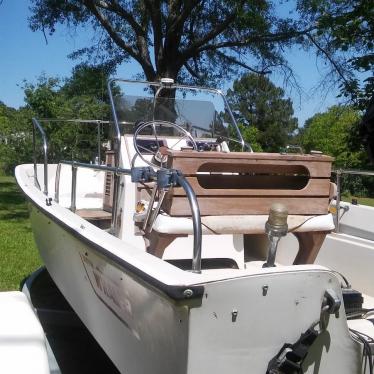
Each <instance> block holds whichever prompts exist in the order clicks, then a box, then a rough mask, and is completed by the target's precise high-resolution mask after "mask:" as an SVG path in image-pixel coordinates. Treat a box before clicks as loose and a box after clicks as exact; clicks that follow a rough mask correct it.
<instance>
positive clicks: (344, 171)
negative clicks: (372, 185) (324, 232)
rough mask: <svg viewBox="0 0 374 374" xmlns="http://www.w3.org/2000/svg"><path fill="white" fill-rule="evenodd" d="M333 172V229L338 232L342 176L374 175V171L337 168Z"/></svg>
mask: <svg viewBox="0 0 374 374" xmlns="http://www.w3.org/2000/svg"><path fill="white" fill-rule="evenodd" d="M333 173H335V174H336V227H335V231H336V232H339V229H340V219H341V216H340V202H341V195H342V188H341V187H342V186H341V185H342V176H343V175H344V174H346V175H365V176H374V171H370V170H354V169H337V170H334V171H333Z"/></svg>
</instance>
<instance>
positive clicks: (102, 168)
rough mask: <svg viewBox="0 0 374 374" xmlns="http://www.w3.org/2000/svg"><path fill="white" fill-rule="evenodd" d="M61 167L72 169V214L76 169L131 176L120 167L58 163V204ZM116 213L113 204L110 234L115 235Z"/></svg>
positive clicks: (74, 202)
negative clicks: (67, 166) (65, 166)
mask: <svg viewBox="0 0 374 374" xmlns="http://www.w3.org/2000/svg"><path fill="white" fill-rule="evenodd" d="M61 165H71V168H72V180H71V202H70V210H71V211H72V212H75V211H76V202H77V169H78V168H85V169H92V170H97V171H107V172H110V173H113V174H114V175H117V176H120V175H121V174H123V175H131V169H122V168H120V167H113V166H107V165H96V164H86V163H84V162H77V161H65V160H64V161H60V163H59V164H58V166H57V170H56V184H55V201H56V202H58V201H59V199H60V196H59V193H60V186H59V181H60V173H61ZM117 211H118V204H116V205H115V204H114V202H113V207H112V221H111V227H110V231H111V233H112V234H116V233H117V232H116V231H117Z"/></svg>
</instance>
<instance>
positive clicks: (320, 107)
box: [0, 0, 338, 126]
mask: <svg viewBox="0 0 374 374" xmlns="http://www.w3.org/2000/svg"><path fill="white" fill-rule="evenodd" d="M29 6H30V2H29V0H3V1H2V2H1V1H0V101H2V102H4V103H5V104H6V105H8V106H11V107H14V108H18V107H20V106H22V105H24V95H23V89H22V86H23V81H24V80H26V81H27V82H29V83H35V82H36V80H37V78H38V77H39V76H40V75H41V74H45V75H46V76H53V77H61V78H64V77H68V76H70V74H71V70H72V68H73V67H74V66H75V65H76V64H77V63H78V61H73V60H71V59H69V58H68V57H67V56H68V54H69V53H71V52H73V51H74V50H76V49H78V48H82V47H84V46H87V45H88V44H90V38H91V37H92V35H91V34H90V31H89V30H84V29H83V28H80V29H78V30H76V31H75V32H72V31H69V30H67V29H66V28H65V27H63V26H61V27H57V29H56V32H55V33H54V34H53V35H52V36H49V35H47V40H48V42H47V43H46V40H45V37H44V35H43V33H42V32H41V31H37V32H32V31H31V30H30V28H29V27H28V21H27V18H28V17H29V16H30V11H29V9H28V8H29ZM286 57H287V60H288V61H289V63H290V65H291V66H292V67H293V69H294V71H295V74H296V76H297V78H298V81H299V84H300V86H301V88H302V93H301V95H300V93H299V92H297V91H296V90H295V89H292V88H290V87H285V86H284V82H283V78H282V77H281V76H280V75H276V74H272V75H271V76H269V78H270V79H271V80H272V81H273V82H274V83H275V84H276V85H278V86H281V87H284V88H285V91H286V94H287V95H288V96H289V97H290V98H291V99H292V101H293V107H294V110H295V116H296V117H297V118H298V119H299V125H301V126H302V125H303V124H304V121H305V120H306V119H308V118H310V117H311V116H313V115H314V114H315V113H318V112H322V111H325V110H326V109H327V108H328V107H329V106H331V105H334V104H337V103H338V99H336V94H337V91H336V90H334V89H330V90H328V92H327V94H321V92H322V91H323V90H321V89H316V87H317V86H318V84H319V83H320V81H321V72H320V69H321V65H319V64H317V62H316V59H315V57H314V56H313V54H311V53H307V52H304V51H302V50H299V49H297V48H293V49H291V50H289V51H287V55H286ZM140 71H141V70H140V67H139V65H138V64H137V63H136V62H133V63H128V64H126V65H124V66H121V67H120V68H119V69H118V70H117V73H116V76H117V77H121V78H133V77H134V75H135V74H137V73H139V72H140ZM231 86H232V82H227V83H225V84H224V86H223V87H220V88H221V89H223V90H226V89H227V88H230V87H231Z"/></svg>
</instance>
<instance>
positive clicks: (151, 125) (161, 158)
mask: <svg viewBox="0 0 374 374" xmlns="http://www.w3.org/2000/svg"><path fill="white" fill-rule="evenodd" d="M161 126H163V127H165V128H167V127H169V128H172V129H174V130H177V132H178V133H179V134H180V138H179V139H178V140H176V142H175V143H174V144H173V145H172V146H171V147H165V146H163V145H161V146H160V142H159V138H160V137H161V136H162V135H161V134H159V133H158V132H159V130H157V127H161ZM149 133H150V135H148V134H149ZM142 135H147V139H150V137H152V136H153V138H151V140H154V141H155V146H154V149H150V147H149V148H146V147H143V146H142V145H140V144H139V143H140V141H139V140H140V139H141V138H140V137H141V136H142ZM183 139H188V140H189V141H190V143H191V145H192V148H193V149H194V150H195V151H197V150H198V147H197V144H196V142H195V140H194V138H193V137H192V135H191V134H190V133H189V132H188V131H187V130H185V129H184V128H183V127H181V126H179V125H177V124H176V123H173V122H169V121H159V120H152V121H148V122H144V123H142V124H141V125H140V126H139V127H137V129H136V130H135V133H134V137H133V143H134V148H135V151H136V154H135V156H134V157H133V159H132V166H134V163H135V159H136V157H137V156H139V157H140V158H141V159H142V160H143V161H144V162H145V163H146V164H147V165H149V166H152V167H153V168H156V169H166V167H163V165H164V164H166V162H167V155H165V154H163V153H162V152H161V148H162V147H164V148H167V149H174V147H175V146H176V145H177V144H179V143H180V142H181V141H182V140H183ZM150 154H151V155H153V156H152V159H151V160H149V159H147V158H146V157H144V156H145V155H150Z"/></svg>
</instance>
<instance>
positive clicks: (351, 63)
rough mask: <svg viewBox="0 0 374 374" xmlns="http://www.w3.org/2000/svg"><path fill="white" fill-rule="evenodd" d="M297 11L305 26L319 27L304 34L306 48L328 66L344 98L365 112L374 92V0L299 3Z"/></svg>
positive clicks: (331, 0) (301, 0)
mask: <svg viewBox="0 0 374 374" xmlns="http://www.w3.org/2000/svg"><path fill="white" fill-rule="evenodd" d="M298 10H299V12H300V14H301V16H302V18H301V19H302V20H303V22H304V25H311V24H314V25H316V27H315V28H314V29H313V30H310V31H309V32H308V33H306V34H305V36H304V39H303V40H304V43H305V45H307V46H308V47H310V46H311V47H313V48H315V49H316V51H317V54H318V55H319V56H321V57H322V58H323V59H324V60H325V61H326V62H327V63H328V64H329V66H330V68H331V69H330V81H331V77H333V80H335V81H336V82H338V83H339V84H340V88H341V95H343V96H345V97H347V98H349V99H350V100H351V102H353V103H354V104H355V106H356V107H358V108H360V109H365V108H366V106H367V105H368V102H369V100H370V98H371V96H372V94H373V90H374V76H373V72H374V48H373V47H374V6H373V1H372V0H345V1H341V0H329V1H325V0H313V1H310V0H299V1H298ZM357 73H361V75H363V76H364V82H361V81H362V77H360V76H359V75H358V74H357Z"/></svg>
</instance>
